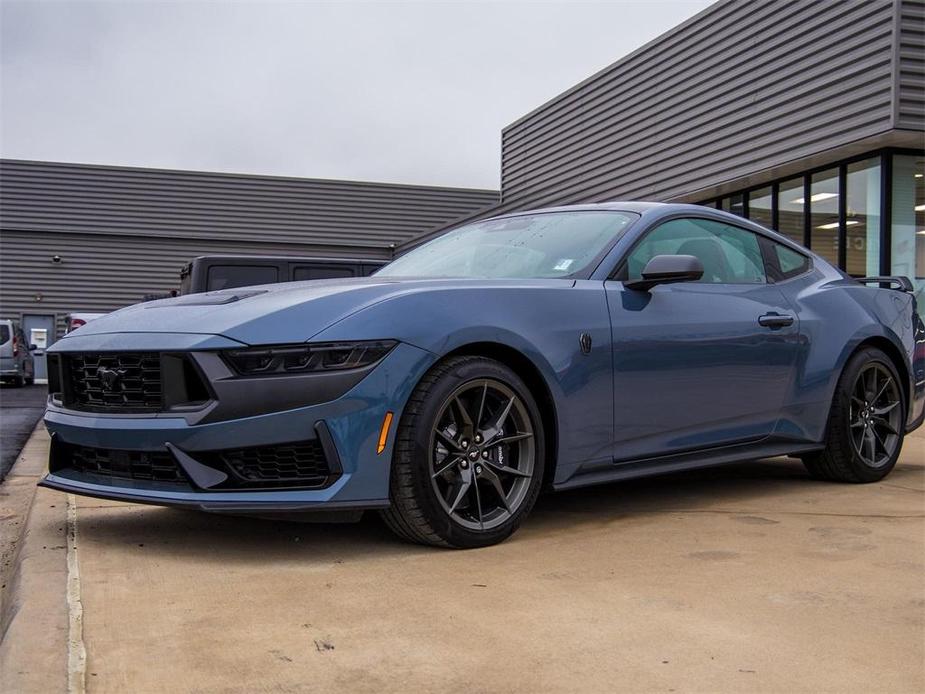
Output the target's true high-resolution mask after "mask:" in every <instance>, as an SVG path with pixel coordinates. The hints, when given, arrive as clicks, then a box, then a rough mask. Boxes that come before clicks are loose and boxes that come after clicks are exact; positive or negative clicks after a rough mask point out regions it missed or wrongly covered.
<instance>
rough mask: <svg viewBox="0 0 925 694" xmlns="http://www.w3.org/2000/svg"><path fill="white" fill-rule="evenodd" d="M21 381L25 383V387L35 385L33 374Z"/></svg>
mask: <svg viewBox="0 0 925 694" xmlns="http://www.w3.org/2000/svg"><path fill="white" fill-rule="evenodd" d="M23 381H25V383H26V385H27V386H31V385H35V374H32V375H31V376H29V377H28V378H24V379H23Z"/></svg>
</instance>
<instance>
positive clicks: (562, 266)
mask: <svg viewBox="0 0 925 694" xmlns="http://www.w3.org/2000/svg"><path fill="white" fill-rule="evenodd" d="M574 262H575V259H574V258H563V259H562V260H560V261H559V262H558V263H556V265H555V267H553V270H563V271H565V270H568V269H569V268H570V267H572V263H574Z"/></svg>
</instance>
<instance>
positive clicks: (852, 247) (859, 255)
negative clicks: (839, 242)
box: [845, 159, 880, 277]
mask: <svg viewBox="0 0 925 694" xmlns="http://www.w3.org/2000/svg"><path fill="white" fill-rule="evenodd" d="M847 186H848V190H847V191H846V194H847V196H848V208H847V214H846V215H845V229H846V232H847V237H846V239H845V259H846V262H845V270H847V271H848V274H849V275H854V276H855V277H861V276H865V275H866V276H871V275H879V274H880V160H879V159H865V160H864V161H858V162H854V163H853V164H848V172H847Z"/></svg>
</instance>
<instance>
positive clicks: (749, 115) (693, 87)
mask: <svg viewBox="0 0 925 694" xmlns="http://www.w3.org/2000/svg"><path fill="white" fill-rule="evenodd" d="M893 24H894V5H893V2H892V0H867V1H866V2H856V1H834V0H829V1H824V2H805V1H804V2H792V1H791V0H753V1H752V2H738V1H736V0H729V1H727V2H719V3H716V4H715V5H712V6H710V7H709V8H707V9H706V10H704V11H703V12H701V13H700V14H698V15H696V16H695V17H693V18H692V19H690V20H688V21H687V22H685V23H684V24H682V25H680V26H679V27H677V28H676V29H674V30H672V31H671V32H669V33H667V34H665V35H664V36H662V37H660V38H659V39H656V40H655V41H654V42H652V43H650V44H648V45H646V46H644V47H643V48H641V49H639V50H638V51H636V52H635V53H632V54H631V55H629V56H627V57H626V58H624V59H623V60H621V61H619V62H617V63H615V64H614V65H612V66H610V67H608V68H606V69H605V70H603V71H601V72H600V73H598V74H596V75H594V76H592V77H591V78H589V79H588V80H586V81H585V82H583V83H581V84H579V85H578V86H576V87H574V88H573V89H571V90H569V91H567V92H565V93H564V94H562V95H560V96H558V97H556V98H555V99H553V100H552V101H550V102H549V103H547V104H545V105H544V106H541V107H540V108H539V109H537V110H536V111H534V112H532V113H530V114H528V115H527V116H525V117H524V118H522V119H520V120H519V121H517V122H515V123H514V124H512V125H511V126H509V127H508V128H506V129H505V130H504V132H503V135H502V139H503V146H502V157H503V164H502V204H501V205H500V209H501V210H508V209H518V208H525V207H535V206H542V205H550V204H561V203H572V202H590V201H600V200H607V199H621V198H622V199H655V200H666V199H670V198H672V197H673V196H678V195H682V194H684V193H689V192H691V191H692V190H696V189H700V188H704V187H707V186H710V185H716V184H719V183H721V182H723V181H727V180H731V179H735V178H739V177H741V176H744V175H747V174H749V173H753V172H757V171H761V170H764V169H768V168H771V167H773V166H776V165H780V164H782V163H784V162H787V161H790V160H793V159H798V158H800V157H804V156H808V155H810V154H814V153H818V152H821V151H825V150H826V149H830V148H834V147H838V146H840V145H843V144H845V143H848V142H852V141H855V140H858V139H861V138H864V137H868V136H871V135H874V134H877V133H880V132H883V131H886V130H889V129H890V128H891V126H892V119H893V102H892V84H893V79H892V69H893V64H892V55H893V45H894V43H893Z"/></svg>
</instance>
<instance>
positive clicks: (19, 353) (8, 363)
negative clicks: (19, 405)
mask: <svg viewBox="0 0 925 694" xmlns="http://www.w3.org/2000/svg"><path fill="white" fill-rule="evenodd" d="M34 350H35V345H30V344H29V343H28V342H26V336H25V335H24V334H23V331H22V328H20V327H19V323H17V322H16V321H13V320H0V379H2V380H3V382H4V383H12V384H13V385H14V386H16V387H20V386H22V385H23V384H27V385H32V384H33V383H35V359H34V358H33V357H32V352H33V351H34Z"/></svg>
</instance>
